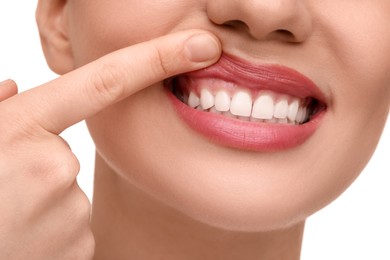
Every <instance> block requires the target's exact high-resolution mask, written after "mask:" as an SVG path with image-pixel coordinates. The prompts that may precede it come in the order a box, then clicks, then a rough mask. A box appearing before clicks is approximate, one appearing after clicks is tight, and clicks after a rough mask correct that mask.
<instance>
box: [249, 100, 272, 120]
mask: <svg viewBox="0 0 390 260" xmlns="http://www.w3.org/2000/svg"><path fill="white" fill-rule="evenodd" d="M273 115H274V100H273V98H272V96H271V95H269V94H264V95H261V96H260V97H258V98H257V99H256V101H255V103H254V104H253V110H252V117H254V118H258V119H272V117H273Z"/></svg>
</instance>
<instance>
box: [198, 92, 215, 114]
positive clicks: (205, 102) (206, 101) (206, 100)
mask: <svg viewBox="0 0 390 260" xmlns="http://www.w3.org/2000/svg"><path fill="white" fill-rule="evenodd" d="M200 104H201V105H202V108H203V109H205V110H206V109H209V108H210V107H213V106H214V96H213V94H211V92H210V91H208V90H207V89H202V90H201V92H200Z"/></svg>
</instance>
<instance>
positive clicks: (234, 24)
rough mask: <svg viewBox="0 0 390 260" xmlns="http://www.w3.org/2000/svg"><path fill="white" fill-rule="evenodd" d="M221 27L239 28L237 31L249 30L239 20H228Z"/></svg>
mask: <svg viewBox="0 0 390 260" xmlns="http://www.w3.org/2000/svg"><path fill="white" fill-rule="evenodd" d="M222 25H224V26H226V27H231V28H239V29H245V30H249V26H248V25H247V24H246V23H244V22H243V21H240V20H230V21H227V22H224V23H223V24H222Z"/></svg>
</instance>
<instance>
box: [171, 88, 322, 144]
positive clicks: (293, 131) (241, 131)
mask: <svg viewBox="0 0 390 260" xmlns="http://www.w3.org/2000/svg"><path fill="white" fill-rule="evenodd" d="M166 92H167V95H168V98H169V100H170V101H171V103H172V105H173V107H174V108H175V111H176V112H177V113H178V115H179V116H180V118H181V119H182V120H183V121H184V122H185V123H186V124H187V125H189V126H190V127H191V128H192V129H194V130H195V131H196V132H198V133H199V134H201V135H203V136H205V137H206V138H208V139H209V140H211V141H213V142H216V143H218V144H221V145H223V146H227V147H232V148H236V149H242V150H249V151H257V152H270V151H278V150H285V149H289V148H293V147H295V146H298V145H300V144H302V143H304V142H305V141H306V140H307V139H308V138H309V137H310V136H311V135H312V134H313V133H314V132H315V131H316V129H317V128H318V127H319V125H320V122H321V121H322V118H323V116H324V114H325V111H321V112H319V113H318V114H316V115H315V117H313V118H312V119H311V120H310V121H309V122H307V123H305V124H302V125H287V124H272V123H257V122H248V121H242V120H239V119H234V118H229V117H225V116H222V115H219V114H215V113H210V112H204V111H199V110H196V109H193V108H191V107H189V106H187V105H186V104H184V103H183V102H181V101H180V100H179V99H178V98H177V97H176V96H175V95H173V93H171V92H170V91H169V90H166Z"/></svg>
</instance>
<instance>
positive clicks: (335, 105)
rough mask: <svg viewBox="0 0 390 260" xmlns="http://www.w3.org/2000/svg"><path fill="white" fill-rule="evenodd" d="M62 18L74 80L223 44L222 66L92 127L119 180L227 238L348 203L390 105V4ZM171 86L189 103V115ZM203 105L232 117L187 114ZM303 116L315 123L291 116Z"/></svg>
mask: <svg viewBox="0 0 390 260" xmlns="http://www.w3.org/2000/svg"><path fill="white" fill-rule="evenodd" d="M66 8H68V9H67V10H66V12H67V15H68V18H67V23H68V24H67V26H68V29H69V39H70V42H71V46H72V51H73V58H74V64H75V67H78V66H81V65H83V64H85V63H88V62H90V61H92V60H94V59H96V58H98V57H100V56H102V55H104V54H107V53H109V52H112V51H114V50H116V49H119V48H122V47H126V46H129V45H132V44H135V43H138V42H142V41H146V40H149V39H152V38H155V37H158V36H162V35H165V34H168V33H171V32H176V31H181V30H186V29H192V28H200V29H205V30H208V31H211V32H212V33H214V34H215V35H216V36H217V37H218V38H219V39H220V40H221V42H222V45H223V52H224V55H223V58H222V59H221V62H219V63H218V64H217V65H216V66H214V67H212V68H210V69H208V70H205V71H202V72H200V73H192V74H191V73H190V74H188V75H184V76H181V77H179V78H176V79H175V80H173V81H170V82H168V83H167V82H165V83H164V82H159V83H158V84H156V85H154V86H151V87H149V88H147V89H145V90H143V91H141V92H139V93H137V94H136V95H133V96H131V97H129V98H127V99H126V100H124V101H122V102H120V103H118V104H116V105H114V106H112V107H110V108H108V109H106V110H104V111H102V112H101V113H99V114H98V115H96V116H95V117H93V118H91V119H89V120H88V122H87V123H88V127H89V129H90V132H91V134H92V137H93V139H94V141H95V143H96V147H97V150H98V153H99V154H100V156H101V157H102V158H104V159H105V160H106V162H108V164H109V165H110V166H111V167H112V168H113V169H114V170H115V171H116V172H117V173H118V175H119V176H121V177H122V178H123V179H122V180H123V181H127V182H129V183H131V184H133V185H135V186H137V187H139V188H141V189H143V190H144V191H146V192H147V193H149V194H152V195H153V196H156V197H157V198H159V199H161V200H162V201H163V202H164V203H166V204H168V205H170V206H172V207H174V208H175V209H177V210H179V211H180V212H183V213H185V214H187V215H189V216H190V217H193V218H195V219H197V220H199V221H202V222H204V223H207V224H210V225H213V226H217V227H221V228H225V229H231V230H246V231H260V230H269V229H274V228H280V227H284V226H287V225H291V224H294V223H296V222H298V221H302V220H304V219H305V218H306V217H308V216H309V215H310V214H312V213H314V212H315V211H317V210H319V209H320V208H322V207H323V206H325V205H326V204H328V203H329V202H331V201H332V200H333V199H335V198H336V197H337V196H338V195H339V194H340V193H341V192H343V191H344V190H345V189H346V188H347V187H348V185H350V184H351V182H352V181H353V180H354V179H355V178H356V177H357V176H358V174H359V173H360V171H361V170H362V168H363V167H364V166H365V164H366V163H367V161H368V160H369V158H370V156H371V154H372V153H373V151H374V148H375V146H376V144H377V142H378V139H379V136H380V134H381V131H382V129H383V126H384V123H385V120H386V118H387V115H388V111H389V101H390V73H389V71H390V33H389V26H388V25H389V23H390V2H389V1H388V0H373V1H350V0H339V1H318V0H302V1H299V0H258V1H254V0H248V1H242V0H186V1H183V0H167V1H161V0H148V1H136V0H115V1H111V0H94V1H78V0H69V1H68V5H67V7H66ZM275 65H276V66H275ZM298 73H299V74H298ZM164 84H165V85H164ZM166 85H169V86H168V87H167V86H166ZM169 87H173V88H174V89H176V92H177V93H180V92H183V95H184V96H189V95H190V93H191V92H192V93H193V94H191V95H192V97H191V98H190V99H191V102H190V101H187V100H186V99H187V97H184V99H185V101H186V102H187V103H189V102H190V104H188V105H187V104H184V103H183V102H181V101H179V99H178V98H177V97H175V96H174V95H172V94H171V92H169V91H167V89H168V88H169ZM207 91H209V92H210V93H211V94H212V95H213V96H214V98H215V100H214V101H213V99H211V100H208V99H207V96H208V93H207ZM201 92H203V95H204V96H203V97H202V99H203V100H202V105H203V107H202V109H205V108H206V107H207V106H209V105H208V104H207V103H208V102H211V105H212V104H213V103H212V102H214V104H215V108H218V109H219V110H218V111H223V110H226V109H228V110H229V102H230V112H231V113H230V114H229V113H227V112H225V113H222V114H221V113H218V114H216V113H212V111H201V110H199V109H200V108H199V109H198V110H197V109H192V108H191V109H190V105H192V106H195V105H197V99H196V98H195V97H194V96H193V95H194V94H195V95H200V94H201ZM218 93H220V94H218ZM221 93H222V94H221ZM177 96H180V94H179V95H177ZM216 96H218V98H217V97H216ZM230 98H232V100H230V101H229V99H230ZM216 99H218V100H219V101H216ZM250 99H252V103H255V105H253V106H258V107H260V109H259V111H257V109H255V108H254V107H253V108H251V103H250ZM248 100H249V101H248ZM257 100H261V101H257ZM255 101H256V102H257V103H258V104H257V105H256V102H255ZM294 101H295V104H293V103H294ZM267 102H268V103H267ZM217 103H218V105H217ZM248 103H249V107H248ZM272 103H273V105H272ZM296 104H298V105H299V107H300V109H299V110H302V111H305V110H306V111H307V112H306V116H305V115H303V117H306V119H304V118H301V119H297V118H296V117H295V114H296V108H297V107H294V106H296ZM226 107H227V108H226ZM248 109H249V111H248ZM211 110H213V109H211ZM252 110H253V111H252ZM255 110H256V111H257V112H254V111H255ZM251 111H252V112H251ZM270 111H271V112H270ZM294 111H295V112H294ZM214 112H215V111H214ZM248 113H249V114H250V113H255V114H257V115H255V114H250V117H248V115H249V114H248ZM270 113H271V115H270ZM272 113H274V115H273V117H277V118H279V119H280V120H275V119H273V120H272V119H271V120H268V118H270V117H272ZM299 113H301V112H299ZM302 113H304V112H302ZM232 114H234V118H232ZM236 115H240V117H239V118H236V117H237V116H236ZM298 117H300V115H298ZM294 118H296V121H297V122H298V123H299V124H297V125H291V124H286V122H287V123H292V124H294V122H293V121H294ZM308 118H309V119H308ZM259 119H260V120H259ZM263 119H266V120H263ZM248 120H249V122H248ZM302 121H307V122H305V123H303V124H302Z"/></svg>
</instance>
